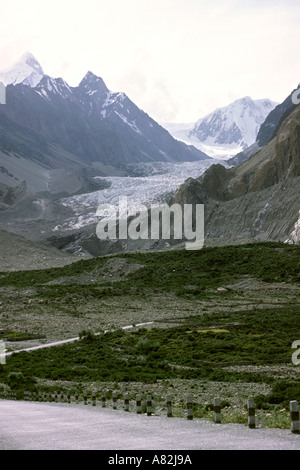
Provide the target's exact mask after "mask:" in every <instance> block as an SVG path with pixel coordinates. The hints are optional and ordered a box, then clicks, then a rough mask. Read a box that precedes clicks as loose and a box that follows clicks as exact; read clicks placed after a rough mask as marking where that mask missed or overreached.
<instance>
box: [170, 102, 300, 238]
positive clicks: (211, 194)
mask: <svg viewBox="0 0 300 470" xmlns="http://www.w3.org/2000/svg"><path fill="white" fill-rule="evenodd" d="M174 202H176V203H180V204H184V203H194V204H197V203H198V204H204V205H205V237H206V241H207V242H208V243H209V241H211V240H216V239H217V240H219V241H222V240H223V241H225V240H227V241H228V240H230V241H231V242H232V241H235V242H236V241H242V240H279V241H289V242H291V243H299V241H300V223H299V220H300V217H299V215H300V214H299V211H300V107H299V106H298V107H296V109H293V110H292V111H291V112H290V113H289V115H288V116H287V117H286V118H285V119H284V120H283V122H281V124H280V126H279V128H278V129H277V131H276V134H275V136H274V137H273V139H271V140H270V141H269V142H268V143H267V144H266V145H264V146H263V147H262V148H261V149H260V150H259V151H258V152H256V153H255V154H254V155H252V156H251V157H250V158H248V159H247V160H245V161H244V162H243V163H241V164H240V165H238V166H236V167H232V168H229V169H228V168H225V167H223V166H222V165H212V166H211V167H210V168H209V169H208V170H207V171H206V172H205V173H204V174H203V175H202V176H200V177H199V178H197V179H192V178H190V179H188V180H187V181H186V182H185V183H184V184H183V185H181V186H180V187H179V188H178V190H177V191H176V192H175V194H174V195H173V197H172V200H171V201H170V203H174Z"/></svg>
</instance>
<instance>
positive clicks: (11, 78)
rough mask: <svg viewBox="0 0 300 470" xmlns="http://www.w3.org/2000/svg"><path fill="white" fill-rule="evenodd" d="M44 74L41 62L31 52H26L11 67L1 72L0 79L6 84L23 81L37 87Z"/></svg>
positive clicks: (15, 83)
mask: <svg viewBox="0 0 300 470" xmlns="http://www.w3.org/2000/svg"><path fill="white" fill-rule="evenodd" d="M43 76H44V71H43V69H42V67H41V65H40V63H39V62H38V61H37V60H36V58H35V57H34V56H33V55H32V54H31V53H30V52H26V53H25V54H23V55H22V56H21V57H20V59H18V60H17V61H16V62H15V63H14V64H13V65H12V66H11V67H9V68H8V69H6V70H4V71H3V72H0V81H2V82H3V83H4V85H5V86H6V85H17V84H18V83H23V84H24V85H29V86H31V87H35V86H36V85H37V84H38V83H39V82H40V80H41V79H42V77H43Z"/></svg>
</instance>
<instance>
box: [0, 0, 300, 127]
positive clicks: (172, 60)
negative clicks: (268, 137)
mask: <svg viewBox="0 0 300 470" xmlns="http://www.w3.org/2000/svg"><path fill="white" fill-rule="evenodd" d="M0 7H2V8H1V10H0V18H1V30H0V70H2V69H5V68H7V67H9V66H10V65H12V63H13V62H15V61H16V60H17V59H18V58H19V57H20V56H22V55H23V54H24V53H25V52H31V53H32V54H33V55H34V56H35V57H36V59H37V60H38V61H39V62H40V64H41V66H42V67H43V69H44V72H45V73H46V74H48V75H50V76H52V77H55V78H56V77H62V78H64V80H66V82H67V83H68V84H69V85H71V86H77V85H78V84H79V82H80V81H81V79H82V78H83V76H84V75H85V74H86V72H87V71H91V72H93V73H94V74H96V75H98V76H100V77H102V78H103V80H104V82H105V83H106V85H107V87H108V88H109V89H110V90H112V91H120V92H125V93H126V94H127V95H128V96H129V98H130V99H131V100H132V101H133V102H134V103H135V104H136V105H137V106H139V107H140V108H141V109H143V110H144V111H145V112H146V113H148V114H149V115H150V116H151V117H152V118H153V119H155V120H156V121H158V122H160V123H165V122H174V123H194V122H195V121H197V120H198V119H200V118H201V117H203V116H205V115H206V114H208V113H210V112H212V111H213V110H214V109H216V108H219V107H222V106H226V105H228V104H229V103H231V102H232V101H234V100H236V99H239V98H242V97H244V96H250V97H251V98H253V99H262V98H269V99H271V100H273V101H276V102H282V101H283V100H284V99H285V98H286V97H287V96H288V95H289V93H290V92H291V91H292V90H293V89H295V88H297V87H298V84H299V82H300V60H299V57H300V1H299V0H205V1H204V0H105V1H104V0H85V1H78V0H52V1H51V2H41V1H40V0H39V1H37V0H26V1H24V0H10V1H9V2H8V1H5V2H4V1H3V0H0Z"/></svg>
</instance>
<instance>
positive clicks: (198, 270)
mask: <svg viewBox="0 0 300 470" xmlns="http://www.w3.org/2000/svg"><path fill="white" fill-rule="evenodd" d="M120 257H121V258H122V259H124V258H125V259H126V260H127V262H128V263H138V264H140V265H143V268H141V269H139V270H138V271H136V272H133V273H132V274H130V275H128V276H127V277H126V278H125V279H124V280H116V281H114V282H113V281H111V282H107V281H106V280H105V281H103V280H102V281H101V280H100V278H99V280H97V279H96V280H95V281H94V282H93V283H89V282H87V281H86V282H84V281H81V279H84V276H85V275H86V273H88V272H90V273H93V272H94V273H97V272H98V273H99V272H101V270H102V269H104V267H105V263H106V261H107V258H98V259H91V260H85V261H79V262H77V263H74V264H72V265H69V266H65V267H63V268H56V269H49V270H43V271H31V272H30V271H29V272H16V273H2V274H1V284H2V286H6V287H8V286H12V287H14V288H15V289H22V288H24V287H32V286H35V288H36V289H37V292H38V296H39V298H44V299H46V300H47V301H49V302H52V301H54V300H55V301H56V300H57V299H61V298H64V296H66V295H70V294H72V293H74V294H75V293H76V296H77V297H78V298H79V299H80V298H81V299H87V298H95V299H103V298H108V297H112V296H116V297H118V296H122V298H123V297H124V296H128V297H140V296H146V297H147V296H148V297H151V295H152V294H153V293H160V294H163V293H165V294H166V295H167V294H172V295H175V296H178V297H180V298H181V299H188V300H189V301H190V300H193V299H196V300H197V299H207V300H208V301H209V302H214V301H215V292H216V289H217V288H218V287H220V286H223V285H229V284H231V283H234V282H236V281H238V280H240V279H243V278H245V276H246V277H251V278H256V279H259V280H262V281H265V282H267V283H291V284H294V285H297V286H299V284H300V247H299V246H290V245H283V244H279V243H261V244H251V245H245V246H234V247H217V248H204V249H202V250H200V251H194V252H191V251H185V250H183V251H170V252H161V253H147V254H142V253H136V254H126V255H124V254H122V255H121V256H120ZM114 258H117V257H114ZM93 277H95V276H93ZM54 280H56V281H59V280H61V283H58V284H56V285H48V284H47V283H48V282H49V281H54ZM224 295H225V296H227V298H228V297H232V298H238V297H239V293H237V292H233V291H231V290H230V289H229V290H228V291H227V292H226V293H225V294H224ZM296 339H300V307H299V294H297V295H296V296H294V297H293V300H286V301H285V297H284V294H283V296H282V302H281V303H280V304H278V305H277V306H273V307H272V309H270V308H264V307H261V308H252V309H250V310H249V309H245V310H244V311H242V310H240V311H238V312H236V311H234V310H233V311H230V310H228V311H226V313H224V312H222V313H214V314H211V313H209V314H204V315H203V314H202V315H195V316H193V315H192V316H191V317H190V318H186V319H185V321H184V324H183V326H181V327H175V328H154V329H151V330H150V331H146V330H140V331H137V332H134V333H125V332H122V331H116V332H115V333H109V334H106V335H101V336H100V337H97V338H95V337H93V336H92V337H91V338H89V339H85V340H83V341H80V342H79V343H74V344H72V345H66V346H61V347H58V348H51V349H48V350H40V351H36V352H34V353H30V354H26V353H21V354H17V355H13V356H12V357H11V358H8V360H7V364H6V365H5V366H3V367H1V366H0V381H2V382H3V383H10V384H11V385H15V386H17V385H16V384H17V382H18V380H19V381H20V383H19V385H20V386H21V387H22V386H24V387H26V388H28V386H30V384H32V385H33V384H34V381H35V378H40V379H49V380H53V381H57V380H72V381H75V382H81V383H82V382H91V381H116V382H122V381H125V382H128V381H141V382H146V383H147V382H155V381H156V380H158V379H172V378H181V379H195V378H201V379H205V380H213V381H228V382H235V381H245V382H247V381H252V382H255V381H257V382H266V383H271V384H272V385H273V386H274V393H275V395H276V393H277V398H276V399H275V402H276V400H277V402H278V403H281V402H284V401H285V400H287V398H288V397H289V390H290V391H291V392H290V393H292V395H293V396H292V398H291V399H297V398H298V399H300V395H299V384H298V383H297V382H295V380H294V379H288V380H286V381H285V382H284V383H283V382H282V380H280V379H278V377H272V376H268V377H266V376H263V375H262V374H261V373H260V372H259V371H256V372H255V373H253V372H245V371H244V372H241V371H237V370H233V371H229V370H228V369H226V368H224V367H223V366H228V365H239V364H245V363H246V364H247V363H250V364H252V365H256V366H262V365H264V364H280V363H282V362H283V363H286V364H288V363H290V362H291V344H292V342H293V341H294V340H296ZM100 365H101V366H100ZM12 372H22V374H23V375H22V376H19V379H17V380H16V379H15V378H14V379H12V377H13V375H12V374H11V373H12ZM14 380H15V382H14ZM24 381H25V383H24ZM33 386H34V385H33ZM278 394H279V395H278ZM296 395H297V396H296ZM272 400H273V401H274V398H272V397H271V398H269V401H270V402H271V403H272ZM263 401H264V400H263Z"/></svg>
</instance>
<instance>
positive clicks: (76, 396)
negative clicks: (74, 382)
mask: <svg viewBox="0 0 300 470" xmlns="http://www.w3.org/2000/svg"><path fill="white" fill-rule="evenodd" d="M75 400H76V404H77V405H78V401H79V397H78V392H76V393H75Z"/></svg>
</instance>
